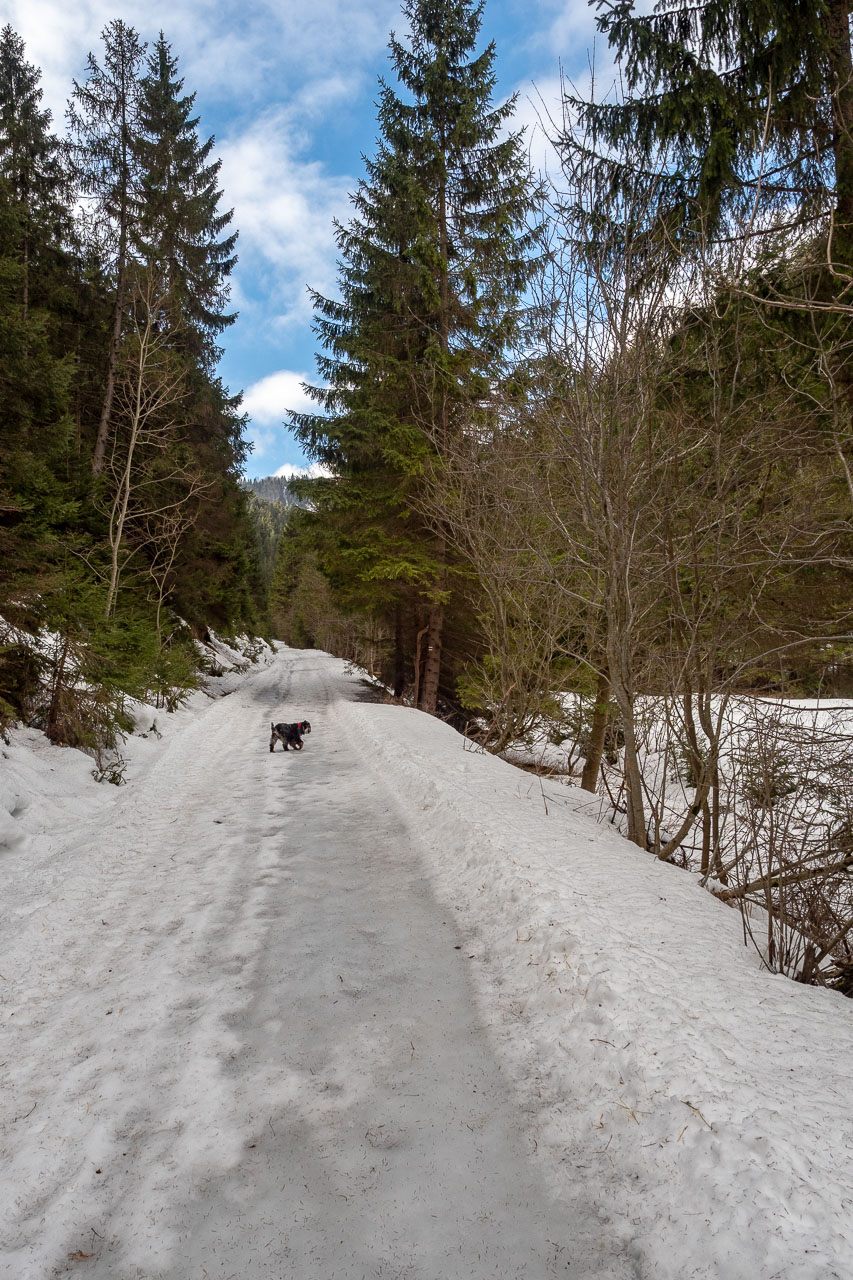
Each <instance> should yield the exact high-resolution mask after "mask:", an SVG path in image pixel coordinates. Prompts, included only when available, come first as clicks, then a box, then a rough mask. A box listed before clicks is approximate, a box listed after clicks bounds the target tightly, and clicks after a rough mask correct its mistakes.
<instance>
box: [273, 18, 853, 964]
mask: <svg viewBox="0 0 853 1280" xmlns="http://www.w3.org/2000/svg"><path fill="white" fill-rule="evenodd" d="M596 7H597V9H598V26H599V30H600V32H601V33H602V37H603V38H604V40H605V42H606V43H607V45H608V46H609V47H610V48H611V50H613V51H614V52H615V54H616V56H617V59H618V66H619V71H620V75H619V79H618V81H617V82H616V84H615V86H614V87H612V88H611V87H610V86H609V85H608V86H607V87H606V91H605V92H603V93H602V94H601V96H600V97H598V96H596V81H595V79H594V78H593V81H592V91H591V92H590V93H588V94H586V95H584V94H580V93H578V92H576V91H575V90H574V89H573V88H572V86H571V85H569V84H565V85H564V92H563V99H562V108H561V110H560V111H559V112H558V113H557V114H556V116H549V115H548V114H547V113H546V112H545V110H544V107H543V119H542V127H543V128H544V129H545V131H546V132H547V134H548V137H549V141H550V144H551V147H552V150H553V154H554V155H556V157H557V164H556V166H555V168H554V171H553V172H552V173H551V174H550V175H549V176H548V177H547V178H543V177H541V176H540V175H537V174H535V173H534V172H533V171H532V168H531V165H530V161H529V158H528V151H527V147H526V143H525V139H524V137H523V135H522V134H521V133H520V132H518V131H513V123H512V117H513V110H514V102H513V100H509V101H507V102H504V103H502V104H496V103H495V102H494V100H493V94H494V86H495V58H496V50H495V48H494V45H493V44H484V42H482V41H481V39H480V29H481V23H482V18H483V6H482V4H475V3H472V2H470V0H408V3H406V4H405V5H404V9H403V11H404V14H405V15H406V17H407V19H408V22H409V26H410V30H411V39H410V41H409V42H404V41H400V40H398V39H396V37H392V39H391V43H390V52H391V64H392V67H393V71H394V75H395V78H396V84H393V83H391V82H390V81H389V82H386V81H384V80H383V81H380V96H379V111H378V141H377V146H376V150H375V153H374V155H373V156H372V157H371V158H370V159H368V160H367V161H366V164H365V172H364V176H363V178H362V180H361V182H360V185H359V187H358V190H357V191H356V192H354V193H353V195H352V197H351V206H352V212H351V217H350V219H349V220H348V221H347V222H345V223H341V224H339V225H338V226H337V228H336V236H337V244H338V250H339V261H340V270H339V277H338V292H337V296H335V297H324V296H322V295H319V294H316V295H315V297H314V304H315V333H316V336H317V339H318V345H319V349H320V354H319V355H318V358H317V371H318V375H319V376H318V380H317V384H316V386H314V387H313V388H311V395H312V397H313V400H314V402H315V405H316V412H313V413H302V414H295V415H293V416H292V425H293V429H294V431H295V432H296V435H297V436H298V438H299V439H300V440H301V441H302V443H303V446H304V448H305V449H306V452H307V453H308V454H309V456H310V457H311V458H312V459H314V460H315V461H316V462H317V463H319V464H321V465H323V466H324V467H325V468H326V469H327V471H328V478H326V479H320V480H315V481H312V482H310V485H306V486H305V491H306V492H310V495H311V504H310V505H311V509H310V510H307V511H299V512H297V513H295V515H294V517H293V518H292V519H291V520H290V521H289V522H288V524H287V527H286V530H285V533H284V536H283V539H282V544H281V550H280V555H279V563H278V568H277V576H276V579H275V581H274V584H273V599H272V609H273V617H274V619H275V624H276V627H275V629H276V632H277V634H283V635H284V636H285V637H286V638H289V639H290V640H291V641H292V642H293V643H296V644H300V645H304V644H312V643H313V644H317V645H318V646H320V647H322V648H325V649H330V650H331V651H332V652H335V653H338V654H341V655H343V656H346V657H349V658H352V659H353V660H354V661H355V662H357V663H359V664H360V665H362V666H365V667H367V668H368V669H369V670H371V671H373V672H374V673H375V674H376V675H377V676H378V677H379V678H380V679H381V681H382V682H383V683H384V684H385V685H386V686H387V687H388V688H389V689H390V690H392V691H393V693H394V695H395V696H396V697H398V698H400V699H402V700H404V701H407V702H409V703H411V704H413V705H415V706H418V707H420V708H421V709H422V710H424V711H427V712H430V713H432V714H438V715H440V716H442V717H444V718H446V719H448V720H449V721H450V722H451V723H454V724H456V725H457V727H459V728H462V729H464V730H465V731H466V732H468V733H469V734H470V735H471V736H472V737H473V738H475V739H476V740H477V741H479V742H480V743H481V744H482V745H485V746H486V747H487V748H488V749H491V750H495V751H506V750H508V749H512V748H513V747H517V746H518V744H519V743H523V742H524V740H525V738H527V739H528V740H533V739H534V738H535V737H536V735H539V737H540V738H541V736H542V734H543V733H544V734H545V735H546V736H547V737H548V738H549V739H550V742H551V744H552V745H556V744H559V746H560V751H561V753H562V761H563V771H564V772H569V773H570V772H571V771H572V770H571V768H570V767H568V766H567V765H566V758H567V757H568V759H569V761H571V760H572V759H575V760H577V761H578V770H577V773H576V777H577V778H578V780H579V782H580V785H581V786H582V787H583V788H585V789H586V790H588V791H590V792H593V793H599V794H601V795H602V798H603V799H602V812H603V813H605V814H607V815H609V816H610V818H611V820H613V821H614V822H616V823H617V825H618V826H619V828H620V829H621V830H622V831H623V832H624V833H625V834H626V835H627V837H628V839H629V840H631V841H633V842H634V843H635V844H637V845H638V846H640V847H641V848H642V849H644V850H647V851H648V852H649V853H651V854H652V855H654V856H655V857H657V858H658V859H661V860H663V861H670V862H678V863H679V864H680V865H684V866H686V867H689V868H691V869H693V870H695V871H696V872H697V873H698V874H699V875H700V876H701V878H702V883H703V884H707V885H710V886H712V887H713V888H714V891H716V892H717V893H718V894H719V896H721V897H723V898H724V899H725V900H727V901H730V902H733V903H737V904H739V905H740V906H741V909H742V911H743V913H744V928H745V930H747V931H748V932H750V933H753V934H755V933H758V934H759V935H763V936H762V937H761V938H760V941H759V945H760V948H761V950H762V953H763V954H764V955H765V956H767V957H768V959H769V963H771V965H773V966H774V967H776V966H778V967H780V968H782V969H784V970H785V971H786V972H790V973H791V974H792V975H796V976H798V977H799V978H800V979H801V980H803V981H814V980H823V977H822V975H824V976H825V974H826V972H827V969H828V968H829V969H831V970H832V973H833V975H834V976H833V980H834V981H838V982H840V983H842V984H846V985H848V986H850V985H851V977H850V975H851V973H853V970H851V961H853V951H851V944H853V900H851V892H850V878H851V872H853V790H851V784H850V776H851V773H850V765H851V763H853V761H851V758H850V742H851V739H850V727H851V726H850V723H849V717H846V718H845V713H844V712H842V711H839V710H838V709H837V708H836V710H835V711H834V712H826V711H821V710H820V709H819V708H816V707H814V706H813V705H812V704H809V703H807V704H803V703H802V702H801V701H800V702H798V703H797V704H796V705H795V706H794V707H793V708H792V707H791V706H789V705H788V703H787V702H786V699H791V698H793V699H799V700H802V699H804V698H806V699H815V698H824V699H825V698H826V697H828V696H832V695H843V694H849V692H850V672H851V667H850V660H851V656H853V650H851V627H850V620H851V615H850V603H851V567H852V566H851V502H853V470H851V467H853V452H852V451H851V446H853V439H851V407H852V406H853V375H851V366H850V343H851V318H853V288H851V286H853V64H851V41H850V15H849V6H848V5H847V3H846V0H840V2H839V0H831V2H830V3H828V4H817V3H806V4H794V3H791V2H790V0H771V2H768V3H766V4H762V5H759V6H754V5H749V6H742V5H739V4H737V3H733V2H732V0H704V2H702V3H699V4H698V5H694V4H689V5H688V4H686V3H676V4H674V5H663V4H660V5H658V6H656V9H655V12H654V13H652V14H639V13H637V12H636V11H635V9H634V6H633V5H632V4H631V3H628V2H627V0H626V3H618V4H609V3H600V4H598V5H597V6H596ZM827 716H828V717H829V718H828V719H827ZM581 763H582V766H583V767H582V768H580V765H581ZM833 966H835V967H833ZM845 975H846V976H845Z"/></svg>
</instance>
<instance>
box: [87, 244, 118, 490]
mask: <svg viewBox="0 0 853 1280" xmlns="http://www.w3.org/2000/svg"><path fill="white" fill-rule="evenodd" d="M123 277H124V269H123V268H122V275H121V277H120V279H119V283H118V285H117V288H116V299H115V304H114V306H113V319H112V326H111V329H110V346H109V351H108V353H107V383H106V386H105V388H104V403H103V405H102V406H101V418H100V421H99V423H98V435H97V439H96V440H95V452H94V454H93V456H92V475H93V476H99V475H100V474H101V472H102V471H103V469H104V462H105V460H106V456H107V440H108V439H109V435H110V423H111V421H112V416H113V399H114V397H115V385H116V367H117V365H118V355H119V350H120V348H121V321H122V312H123V311H124V278H123Z"/></svg>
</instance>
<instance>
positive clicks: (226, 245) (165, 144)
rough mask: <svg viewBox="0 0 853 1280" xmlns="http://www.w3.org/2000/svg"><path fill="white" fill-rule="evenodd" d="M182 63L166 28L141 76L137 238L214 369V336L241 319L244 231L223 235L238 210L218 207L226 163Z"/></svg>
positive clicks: (196, 348)
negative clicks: (232, 296)
mask: <svg viewBox="0 0 853 1280" xmlns="http://www.w3.org/2000/svg"><path fill="white" fill-rule="evenodd" d="M177 67H178V60H177V58H176V57H175V56H173V54H172V51H171V47H170V45H169V44H168V42H167V41H166V39H165V37H164V35H163V33H162V31H161V32H160V36H159V39H158V40H157V43H156V44H155V46H154V49H153V51H152V53H151V56H150V58H149V60H148V74H147V75H146V76H145V77H144V78H143V80H142V94H141V103H140V116H139V124H140V129H139V134H138V136H137V138H136V139H135V142H134V153H135V158H136V162H137V164H138V168H139V189H138V216H137V219H136V225H135V227H134V230H133V237H132V238H133V242H134V247H135V250H136V253H137V254H138V256H139V257H140V258H141V259H142V260H143V261H145V262H148V263H156V264H157V266H158V268H159V269H160V271H161V272H162V274H163V280H164V286H165V292H167V293H168V295H169V297H170V298H171V299H172V301H173V305H174V307H175V308H176V312H177V314H176V315H174V316H172V317H171V320H172V323H173V324H175V325H176V327H178V328H180V330H181V331H182V332H183V334H184V340H185V343H186V347H187V351H188V354H189V355H190V356H191V357H192V358H193V359H194V360H195V361H197V362H198V363H199V364H200V365H201V366H202V367H203V368H204V369H205V370H206V371H210V370H212V368H213V366H214V365H215V363H216V360H217V359H218V357H219V354H220V352H219V350H218V348H217V347H216V345H215V339H216V337H217V336H218V335H219V334H220V333H222V331H223V330H224V329H226V328H227V327H228V326H229V325H231V324H233V323H234V320H235V319H236V315H235V314H234V313H230V314H229V313H228V311H227V304H228V299H229V286H228V277H229V275H230V273H231V271H232V270H233V267H234V265H235V263H236V261H237V259H236V257H235V255H234V245H235V243H236V241H237V233H236V232H231V233H229V234H226V235H224V236H223V235H222V233H223V232H224V231H225V230H226V228H227V227H228V224H229V223H230V222H231V218H232V213H233V211H232V210H228V211H226V212H222V211H220V209H219V202H220V200H221V198H222V192H221V191H220V190H219V188H218V185H217V183H218V177H219V170H220V167H221V163H222V162H221V161H220V160H211V158H210V154H211V151H212V149H213V144H214V139H213V138H212V137H211V138H208V139H207V141H206V142H201V141H200V140H199V137H198V123H199V121H198V117H197V116H193V114H192V111H193V105H194V102H195V94H187V95H182V90H183V85H184V82H183V80H182V79H181V78H179V76H178V74H177ZM220 237H222V238H220Z"/></svg>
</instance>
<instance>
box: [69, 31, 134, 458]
mask: <svg viewBox="0 0 853 1280" xmlns="http://www.w3.org/2000/svg"><path fill="white" fill-rule="evenodd" d="M102 39H103V42H104V58H103V65H101V64H100V63H99V62H98V60H97V59H96V58H95V55H94V54H92V53H90V54H89V57H88V61H87V68H88V76H87V78H86V81H85V83H83V84H80V83H78V82H77V81H76V80H75V81H74V93H73V95H72V98H71V102H70V103H69V106H68V123H69V127H70V131H71V138H72V155H73V158H74V169H75V176H76V179H77V182H78V185H79V188H80V191H81V193H82V195H83V196H84V197H85V198H87V200H88V201H90V202H91V203H90V206H89V210H88V223H89V231H90V241H91V247H92V249H93V251H94V252H96V253H98V255H99V256H100V257H101V258H102V259H103V260H104V262H105V265H106V269H107V272H108V275H109V278H110V282H111V286H112V289H111V292H112V305H111V316H110V322H109V335H108V339H107V358H106V369H105V385H104V394H103V401H102V405H101V412H100V418H99V422H98V429H97V435H96V438H95V443H94V448H93V453H92V471H93V473H94V474H95V475H99V474H100V472H101V471H102V470H103V467H104V459H105V456H106V450H107V443H108V440H109V435H110V426H111V421H112V413H113V399H114V396H115V378H116V368H117V364H118V359H119V348H120V346H121V335H122V321H123V315H124V301H125V291H126V288H127V280H128V269H129V265H130V251H131V236H132V231H133V219H134V213H135V209H136V201H137V199H138V183H139V175H138V164H137V160H136V151H135V144H136V140H137V138H138V136H139V131H140V93H141V91H140V71H141V67H142V60H143V57H144V54H145V45H144V44H143V43H142V42H141V41H140V39H139V36H138V34H137V32H136V31H135V30H134V29H133V27H130V26H128V25H127V23H125V22H122V21H121V20H120V19H118V20H116V21H113V22H110V23H108V24H107V26H106V27H104V30H103V32H102Z"/></svg>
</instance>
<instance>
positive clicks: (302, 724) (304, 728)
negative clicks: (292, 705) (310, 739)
mask: <svg viewBox="0 0 853 1280" xmlns="http://www.w3.org/2000/svg"><path fill="white" fill-rule="evenodd" d="M296 727H297V729H298V730H299V732H300V733H301V734H302V735H303V736H304V735H305V734H306V733H310V732H311V725H310V724H309V722H308V721H307V720H300V721H298V723H297V725H296Z"/></svg>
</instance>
